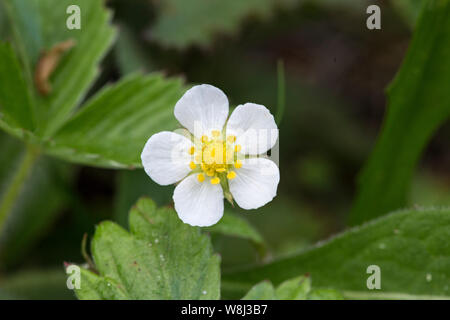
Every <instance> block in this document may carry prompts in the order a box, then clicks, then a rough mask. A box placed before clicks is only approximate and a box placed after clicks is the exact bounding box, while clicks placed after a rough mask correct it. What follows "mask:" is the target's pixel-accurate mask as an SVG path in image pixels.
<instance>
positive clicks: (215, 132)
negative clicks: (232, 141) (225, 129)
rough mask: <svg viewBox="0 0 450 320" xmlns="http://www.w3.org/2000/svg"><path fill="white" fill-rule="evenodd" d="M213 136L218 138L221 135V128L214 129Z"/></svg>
mask: <svg viewBox="0 0 450 320" xmlns="http://www.w3.org/2000/svg"><path fill="white" fill-rule="evenodd" d="M211 133H212V136H213V137H215V138H218V137H219V136H220V131H219V130H213V131H212V132H211Z"/></svg>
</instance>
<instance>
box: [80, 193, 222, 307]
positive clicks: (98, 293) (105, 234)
mask: <svg viewBox="0 0 450 320" xmlns="http://www.w3.org/2000/svg"><path fill="white" fill-rule="evenodd" d="M129 224H130V232H127V231H125V230H124V229H122V228H121V227H119V226H118V225H116V224H114V223H112V222H104V223H102V224H100V225H99V226H98V227H97V230H96V232H95V236H94V239H93V241H92V255H93V258H94V261H95V264H96V267H97V269H98V271H99V275H98V276H97V275H95V274H93V273H88V272H84V273H83V278H82V282H81V286H82V287H83V279H87V280H88V281H87V282H88V286H87V287H85V288H83V289H82V290H83V291H77V295H78V297H79V298H94V297H96V298H102V299H125V298H126V299H218V298H219V294H220V270H219V264H220V258H219V257H218V256H217V255H213V253H212V246H211V243H210V240H209V238H208V237H207V236H206V235H204V234H202V233H201V232H200V229H199V228H194V227H190V226H188V225H186V224H183V223H182V222H181V220H180V219H179V218H178V216H177V215H176V213H175V212H174V211H173V210H172V209H169V208H161V209H158V210H157V209H156V205H155V203H154V202H153V201H151V200H150V199H142V200H140V201H139V202H138V203H137V204H136V206H135V207H134V208H133V209H132V210H131V212H130V222H129Z"/></svg>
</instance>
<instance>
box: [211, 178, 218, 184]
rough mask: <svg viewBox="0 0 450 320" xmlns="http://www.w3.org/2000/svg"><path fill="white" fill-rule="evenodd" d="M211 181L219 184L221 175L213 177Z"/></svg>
mask: <svg viewBox="0 0 450 320" xmlns="http://www.w3.org/2000/svg"><path fill="white" fill-rule="evenodd" d="M211 183H212V184H219V183H220V179H219V177H215V178H212V179H211Z"/></svg>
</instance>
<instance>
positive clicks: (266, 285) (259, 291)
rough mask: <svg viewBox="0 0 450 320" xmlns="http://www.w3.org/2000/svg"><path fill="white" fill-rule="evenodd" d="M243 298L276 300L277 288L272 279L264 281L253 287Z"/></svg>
mask: <svg viewBox="0 0 450 320" xmlns="http://www.w3.org/2000/svg"><path fill="white" fill-rule="evenodd" d="M242 300H276V296H275V289H274V287H273V285H272V283H270V281H262V282H260V283H258V284H257V285H255V286H254V287H252V288H251V289H250V291H249V292H248V293H247V294H246V295H245V296H244V297H243V298H242Z"/></svg>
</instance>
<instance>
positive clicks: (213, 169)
mask: <svg viewBox="0 0 450 320" xmlns="http://www.w3.org/2000/svg"><path fill="white" fill-rule="evenodd" d="M235 142H236V137H235V136H231V135H230V136H227V137H226V139H225V137H224V134H223V133H222V132H220V131H217V130H214V131H212V132H211V136H210V137H208V136H206V135H205V136H202V138H201V140H200V141H199V142H198V143H197V144H196V146H195V147H191V148H190V150H189V154H191V155H192V156H193V161H191V163H190V165H189V166H190V168H191V169H192V170H193V171H195V172H198V174H197V180H198V181H199V182H203V181H205V178H206V177H207V176H208V177H211V180H210V181H211V183H212V184H219V183H220V182H221V181H226V179H230V180H231V179H234V178H235V177H236V172H235V171H234V170H235V169H239V168H241V167H242V161H241V160H240V159H238V153H239V151H240V150H241V146H240V145H237V144H235Z"/></svg>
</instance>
